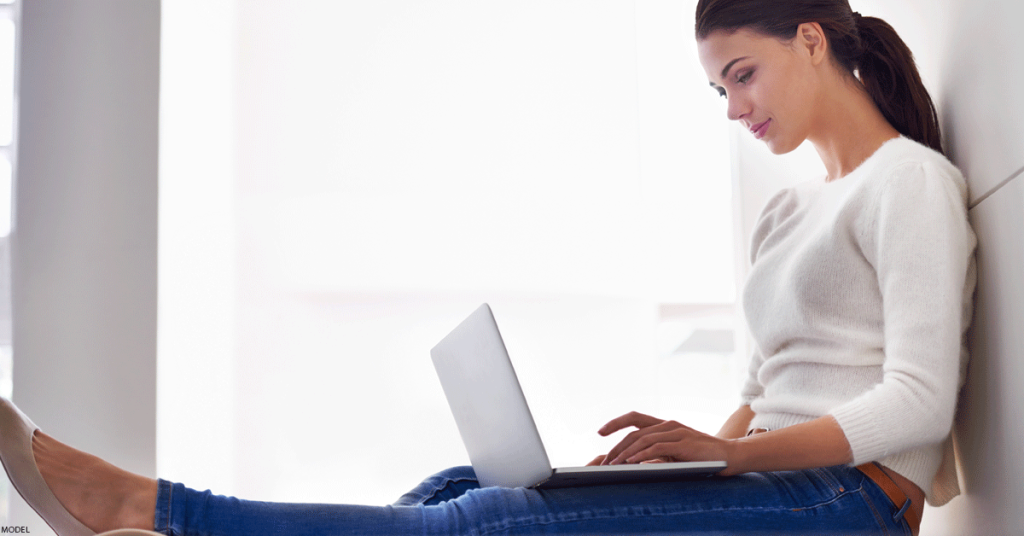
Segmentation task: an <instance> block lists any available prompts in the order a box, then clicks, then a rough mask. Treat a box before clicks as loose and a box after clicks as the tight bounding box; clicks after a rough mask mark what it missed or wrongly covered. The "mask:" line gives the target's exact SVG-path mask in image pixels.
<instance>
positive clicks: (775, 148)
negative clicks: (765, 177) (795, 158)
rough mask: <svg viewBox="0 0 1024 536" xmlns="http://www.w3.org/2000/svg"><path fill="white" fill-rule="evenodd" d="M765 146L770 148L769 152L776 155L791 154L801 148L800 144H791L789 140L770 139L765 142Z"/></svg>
mask: <svg viewBox="0 0 1024 536" xmlns="http://www.w3.org/2000/svg"><path fill="white" fill-rule="evenodd" d="M765 145H767V146H768V150H769V151H771V152H772V154H775V155H784V154H788V153H791V152H793V151H795V150H796V149H797V147H800V144H799V143H791V142H789V141H788V140H779V139H770V140H765Z"/></svg>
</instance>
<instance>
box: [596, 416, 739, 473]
mask: <svg viewBox="0 0 1024 536" xmlns="http://www.w3.org/2000/svg"><path fill="white" fill-rule="evenodd" d="M626 428H636V430H635V431H633V432H630V433H629V434H628V435H627V436H626V437H624V438H623V439H622V440H621V441H619V444H618V445H615V447H614V448H612V450H610V451H609V452H608V454H606V455H604V456H598V457H597V458H596V459H594V460H593V461H591V462H590V463H589V464H588V465H619V464H624V463H656V462H689V461H713V460H724V461H726V462H727V463H728V461H729V456H730V454H731V453H732V444H731V442H730V441H729V440H727V439H722V438H718V437H714V436H710V435H708V434H705V433H702V432H698V431H696V430H694V429H692V428H689V427H687V426H684V425H682V424H679V423H677V422H675V421H665V420H662V419H658V418H655V417H651V416H650V415H644V414H643V413H637V412H635V411H634V412H632V413H627V414H626V415H623V416H621V417H618V418H616V419H613V420H612V421H610V422H609V423H608V424H606V425H604V426H602V427H601V429H600V430H598V432H597V433H599V434H601V435H603V436H608V435H611V434H613V433H615V432H618V431H619V430H624V429H626Z"/></svg>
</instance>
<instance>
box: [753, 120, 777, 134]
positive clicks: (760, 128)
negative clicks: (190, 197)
mask: <svg viewBox="0 0 1024 536" xmlns="http://www.w3.org/2000/svg"><path fill="white" fill-rule="evenodd" d="M771 123H772V120H771V119H767V120H765V122H764V123H759V124H757V125H754V126H752V127H750V131H751V132H753V133H754V137H755V138H757V139H761V138H763V137H764V135H765V134H767V133H768V127H770V126H771Z"/></svg>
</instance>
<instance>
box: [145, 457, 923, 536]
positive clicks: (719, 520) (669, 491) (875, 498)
mask: <svg viewBox="0 0 1024 536" xmlns="http://www.w3.org/2000/svg"><path fill="white" fill-rule="evenodd" d="M469 471H470V470H468V469H467V468H455V469H451V470H448V471H444V472H442V473H439V474H438V475H435V476H434V477H431V478H430V479H428V480H427V481H425V483H424V484H423V485H421V486H420V487H418V488H417V490H414V491H413V492H410V493H409V494H406V496H404V497H403V499H402V500H400V501H399V502H398V503H396V504H395V505H390V506H380V507H377V506H346V505H321V504H282V503H264V502H255V501H244V500H239V499H235V498H231V497H222V496H215V495H213V494H211V493H210V492H199V491H193V490H189V489H187V488H185V487H184V486H182V485H180V484H172V483H170V482H166V481H161V482H160V486H159V497H158V500H157V517H156V521H157V524H156V527H155V529H156V530H157V531H160V532H164V533H165V534H171V535H174V536H234V535H236V534H237V535H240V534H261V535H267V536H274V535H280V536H307V535H308V536H327V535H341V534H360V535H367V536H373V535H385V534H386V535H401V534H416V535H432V534H438V535H441V534H446V535H447V534H467V535H470V534H472V535H485V534H657V533H662V534H665V533H671V534H687V533H700V534H709V533H710V534H736V533H750V534H759V535H764V534H801V533H802V534H906V535H909V534H910V531H909V529H908V528H907V526H906V523H905V522H904V521H903V520H902V519H900V518H899V517H898V516H897V515H896V514H897V512H898V510H899V509H898V508H897V507H896V506H894V505H892V503H891V502H890V501H889V500H888V499H887V498H886V497H885V494H884V493H883V492H882V491H881V490H879V489H878V488H877V486H875V485H874V483H873V482H871V481H870V480H869V479H867V478H866V477H864V475H863V474H862V473H860V472H859V471H857V470H856V469H852V468H849V467H833V468H825V469H814V470H808V471H792V472H778V473H751V474H746V475H741V476H738V477H732V478H721V479H719V478H716V479H707V480H695V481H686V482H666V483H648V484H633V485H614V486H593V487H581V488H567V489H556V490H531V489H523V488H518V489H503V488H478V487H477V486H476V484H475V480H474V479H472V478H470V477H469V476H470V475H469Z"/></svg>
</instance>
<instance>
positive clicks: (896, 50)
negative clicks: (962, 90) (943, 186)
mask: <svg viewBox="0 0 1024 536" xmlns="http://www.w3.org/2000/svg"><path fill="white" fill-rule="evenodd" d="M854 20H855V21H856V23H857V30H858V33H859V34H860V40H861V42H862V43H863V45H862V51H861V53H860V55H859V57H858V58H857V59H856V60H855V61H856V63H855V65H856V69H857V73H858V75H859V76H860V80H861V82H862V83H863V84H864V89H866V90H867V92H868V94H869V95H871V99H872V100H874V101H875V105H877V106H878V108H879V110H881V111H882V115H884V116H885V118H886V119H887V120H888V121H889V123H890V124H892V126H893V127H895V128H896V130H898V131H899V132H900V134H903V135H904V136H906V137H908V138H910V139H912V140H915V141H917V142H920V143H922V144H924V145H927V146H929V147H931V148H932V149H935V150H936V151H938V152H940V153H941V152H942V137H941V135H940V132H939V118H938V114H937V113H936V112H935V105H934V104H933V103H932V99H931V97H930V96H929V95H928V90H926V89H925V87H924V83H922V82H921V75H920V74H918V71H917V64H916V63H915V62H914V56H913V54H911V52H910V49H909V48H907V45H906V43H904V42H903V40H902V39H900V36H899V35H897V34H896V30H894V29H893V28H892V26H890V25H889V24H888V23H887V22H885V21H884V20H882V19H879V18H875V17H861V16H860V15H859V14H856V13H855V14H854Z"/></svg>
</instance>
